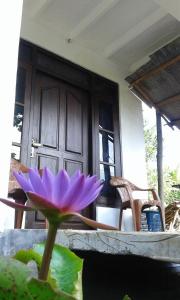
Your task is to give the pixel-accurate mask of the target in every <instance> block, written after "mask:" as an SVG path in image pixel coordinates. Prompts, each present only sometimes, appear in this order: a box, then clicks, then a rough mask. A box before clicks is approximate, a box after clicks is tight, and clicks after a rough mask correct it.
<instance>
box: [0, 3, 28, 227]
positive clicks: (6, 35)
mask: <svg viewBox="0 0 180 300" xmlns="http://www.w3.org/2000/svg"><path fill="white" fill-rule="evenodd" d="M22 6H23V0H15V1H14V0H0V41H1V43H0V44H1V45H0V196H1V197H6V196H7V191H8V181H9V166H10V153H11V143H12V126H13V113H14V102H15V85H16V72H17V59H18V46H19V38H20V27H21V16H22ZM13 226H14V210H13V209H10V208H8V207H6V206H5V205H3V204H1V205H0V231H2V230H4V229H6V228H13Z"/></svg>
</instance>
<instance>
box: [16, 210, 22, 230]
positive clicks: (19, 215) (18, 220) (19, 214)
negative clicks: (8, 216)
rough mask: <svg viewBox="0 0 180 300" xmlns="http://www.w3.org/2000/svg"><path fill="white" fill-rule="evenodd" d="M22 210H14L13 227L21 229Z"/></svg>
mask: <svg viewBox="0 0 180 300" xmlns="http://www.w3.org/2000/svg"><path fill="white" fill-rule="evenodd" d="M23 214H24V212H23V211H22V210H17V209H16V210H15V220H14V228H15V229H21V227H22V220H23Z"/></svg>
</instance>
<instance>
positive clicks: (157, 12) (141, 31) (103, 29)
mask: <svg viewBox="0 0 180 300" xmlns="http://www.w3.org/2000/svg"><path fill="white" fill-rule="evenodd" d="M170 2H171V4H172V5H170V6H169V4H168V1H161V0H133V1H132V0H31V1H29V0H24V6H23V20H24V19H25V18H26V19H29V20H31V21H33V23H34V24H41V25H42V26H44V28H47V29H48V30H49V31H51V32H52V34H53V35H57V36H58V37H59V38H61V39H64V41H67V42H69V43H75V44H77V45H80V46H81V47H84V48H85V49H89V50H91V51H93V52H95V53H96V54H99V55H101V56H102V57H104V58H105V59H107V60H110V61H111V62H113V63H115V64H116V66H118V68H119V70H120V72H121V74H122V75H123V76H127V75H129V73H131V72H132V71H134V70H135V69H136V68H137V66H139V65H140V64H142V62H144V60H146V59H147V57H148V55H149V54H150V53H152V52H153V51H154V50H156V49H157V48H159V47H161V46H162V45H163V44H165V43H167V42H168V41H169V40H171V39H174V38H175V37H176V36H177V35H178V34H179V32H180V23H179V21H178V19H179V17H180V16H179V15H177V9H175V7H174V3H175V1H174V0H173V1H170ZM176 3H177V1H176ZM164 4H166V5H164ZM177 5H178V4H177ZM173 8H174V10H173ZM22 26H25V25H24V22H22ZM34 34H35V33H34Z"/></svg>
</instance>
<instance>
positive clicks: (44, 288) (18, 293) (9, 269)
mask: <svg viewBox="0 0 180 300" xmlns="http://www.w3.org/2000/svg"><path fill="white" fill-rule="evenodd" d="M35 250H36V251H35ZM35 250H32V249H30V250H20V251H19V252H18V253H17V254H16V255H15V256H14V258H2V257H0V299H1V300H11V299H12V300H21V299H26V300H35V299H36V300H44V299H46V300H82V297H83V296H82V267H83V260H82V259H81V258H79V257H78V256H76V255H75V254H74V253H73V252H72V251H70V250H69V249H67V248H65V247H62V246H60V245H55V246H54V249H53V254H52V260H51V265H50V271H49V276H48V280H47V281H40V280H38V279H36V278H32V274H31V273H32V272H31V270H30V268H29V267H27V265H26V264H27V263H28V262H30V261H35V262H36V265H37V269H38V271H39V269H40V265H41V261H42V254H43V251H44V244H38V245H36V246H35Z"/></svg>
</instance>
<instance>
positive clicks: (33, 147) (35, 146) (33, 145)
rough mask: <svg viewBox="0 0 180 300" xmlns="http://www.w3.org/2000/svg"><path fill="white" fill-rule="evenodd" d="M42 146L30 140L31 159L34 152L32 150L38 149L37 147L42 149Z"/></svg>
mask: <svg viewBox="0 0 180 300" xmlns="http://www.w3.org/2000/svg"><path fill="white" fill-rule="evenodd" d="M42 146H43V144H41V143H38V142H37V140H36V139H34V138H33V139H32V143H31V156H30V157H31V158H33V157H35V151H34V149H35V148H36V149H38V148H39V147H42Z"/></svg>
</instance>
